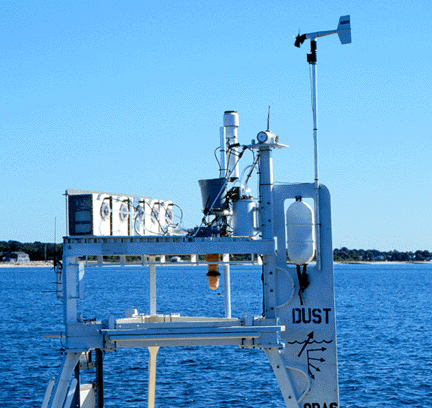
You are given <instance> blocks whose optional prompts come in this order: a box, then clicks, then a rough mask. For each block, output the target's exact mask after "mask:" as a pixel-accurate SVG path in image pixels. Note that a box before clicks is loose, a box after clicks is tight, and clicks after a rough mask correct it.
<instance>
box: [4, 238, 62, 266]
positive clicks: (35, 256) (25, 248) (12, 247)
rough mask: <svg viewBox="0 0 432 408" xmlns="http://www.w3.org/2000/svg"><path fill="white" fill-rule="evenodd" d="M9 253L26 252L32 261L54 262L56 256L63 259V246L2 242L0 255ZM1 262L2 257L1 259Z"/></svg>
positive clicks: (41, 243)
mask: <svg viewBox="0 0 432 408" xmlns="http://www.w3.org/2000/svg"><path fill="white" fill-rule="evenodd" d="M8 252H25V253H26V254H28V255H29V258H30V260H31V261H45V260H47V261H52V260H54V256H56V257H57V259H61V257H62V255H63V244H53V243H51V244H48V243H43V242H38V241H36V242H33V243H30V242H28V243H21V242H18V241H0V254H1V253H3V254H7V253H8ZM0 260H1V257H0Z"/></svg>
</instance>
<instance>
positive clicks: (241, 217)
mask: <svg viewBox="0 0 432 408" xmlns="http://www.w3.org/2000/svg"><path fill="white" fill-rule="evenodd" d="M256 224H257V223H256V203H255V201H254V200H253V199H252V198H243V199H241V200H238V201H234V203H233V235H236V236H246V237H252V236H253V235H255V234H256V231H257V229H256Z"/></svg>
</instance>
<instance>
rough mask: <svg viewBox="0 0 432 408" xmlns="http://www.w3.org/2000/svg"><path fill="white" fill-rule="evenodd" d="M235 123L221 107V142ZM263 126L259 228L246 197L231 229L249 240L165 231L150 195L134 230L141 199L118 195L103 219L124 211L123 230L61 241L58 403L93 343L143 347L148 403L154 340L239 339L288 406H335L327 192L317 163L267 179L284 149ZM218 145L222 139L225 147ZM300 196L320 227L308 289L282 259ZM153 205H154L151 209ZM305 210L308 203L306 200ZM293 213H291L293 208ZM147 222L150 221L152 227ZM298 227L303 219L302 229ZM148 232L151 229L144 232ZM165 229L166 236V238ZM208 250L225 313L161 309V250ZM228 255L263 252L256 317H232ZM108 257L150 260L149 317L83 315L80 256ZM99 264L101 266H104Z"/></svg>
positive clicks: (195, 255) (232, 166)
mask: <svg viewBox="0 0 432 408" xmlns="http://www.w3.org/2000/svg"><path fill="white" fill-rule="evenodd" d="M237 127H238V115H237V113H235V112H226V113H225V115H224V128H223V131H221V139H222V136H226V142H227V145H232V144H237ZM314 127H315V125H314ZM266 132H267V133H268V134H267V133H266V136H267V137H266V138H265V140H264V137H263V138H262V141H261V142H259V143H256V144H253V145H251V146H249V148H252V149H256V151H257V153H258V161H259V163H258V168H259V220H260V221H259V225H258V226H255V225H254V224H253V222H252V221H251V217H250V213H251V212H253V209H252V206H251V203H250V202H247V203H246V202H244V203H243V204H244V205H245V208H241V209H240V210H238V209H234V213H235V214H237V215H236V216H235V222H234V227H235V228H234V234H236V233H237V234H239V235H248V237H245V236H242V237H236V236H224V237H206V238H197V237H196V236H186V235H185V236H174V235H169V234H170V231H169V228H166V231H163V228H164V226H165V227H166V226H167V223H165V224H163V223H161V222H160V219H158V217H159V214H160V213H161V211H160V210H161V209H162V210H163V208H160V206H163V204H162V202H160V201H149V200H147V199H146V200H147V201H145V202H144V201H143V200H142V201H143V208H144V215H143V222H141V220H140V222H141V226H140V227H139V228H141V229H139V230H138V229H137V228H136V225H135V221H136V219H135V217H136V214H137V210H136V209H137V202H136V200H135V201H133V200H131V199H130V198H128V196H121V199H119V200H117V201H115V200H114V199H113V200H112V202H113V204H112V207H110V211H111V210H112V212H111V213H110V214H109V216H110V217H113V219H114V218H115V217H116V216H117V215H118V216H119V217H120V216H121V215H123V216H124V220H123V221H122V220H121V218H119V219H120V221H118V222H123V223H124V224H125V225H126V229H127V230H128V231H126V230H122V231H121V232H122V234H123V235H122V236H113V235H107V236H98V235H97V234H96V235H91V236H82V237H66V238H65V239H64V250H63V265H64V270H63V274H62V287H63V307H64V323H65V330H64V331H62V332H61V333H57V334H49V335H48V336H50V337H59V338H61V339H62V344H63V345H64V347H65V352H66V353H67V358H66V361H65V364H64V366H63V370H62V373H61V376H60V377H59V378H60V379H59V381H58V386H57V389H56V391H55V395H54V401H55V404H54V405H53V407H54V408H61V407H63V404H64V402H65V399H66V394H67V389H68V387H69V384H70V381H71V376H72V372H73V369H74V367H75V365H76V363H77V361H78V359H79V356H80V354H81V353H82V352H88V351H89V350H90V349H98V350H104V351H112V350H117V349H119V348H132V347H148V348H149V353H150V358H149V383H148V406H149V407H153V406H154V401H155V384H156V355H157V352H158V349H159V347H175V346H177V347H178V346H202V345H236V346H240V347H242V348H245V347H258V348H261V349H263V350H264V351H265V353H266V355H267V357H268V359H269V362H270V364H271V365H272V368H273V370H274V372H275V375H276V378H277V380H278V383H279V386H280V388H281V391H282V395H283V398H284V401H285V404H286V406H287V407H289V408H300V407H301V408H306V407H321V408H322V407H324V406H327V407H328V408H335V407H337V406H338V404H339V401H338V383H337V357H336V325H335V308H334V284H333V263H332V244H331V216H330V197H329V194H328V191H327V189H326V188H325V187H324V186H322V185H319V184H318V172H317V166H316V174H315V182H314V183H308V184H292V185H276V186H275V185H274V184H273V158H272V151H273V149H279V148H282V147H286V146H284V145H281V144H279V142H278V138H276V137H275V136H274V134H273V133H271V132H270V131H269V130H267V131H266ZM269 135H270V136H269ZM235 148H236V149H237V146H236V147H235ZM224 149H225V147H224V145H223V143H222V140H221V151H223V150H224ZM316 150H317V149H316ZM236 154H237V153H236ZM231 156H232V157H230V158H229V159H228V158H227V159H226V161H225V163H224V160H225V159H224V158H223V156H222V155H221V171H220V175H221V174H223V175H224V176H225V175H226V176H227V179H229V178H230V177H231V176H233V177H238V172H239V171H238V161H239V157H237V156H233V155H231ZM232 159H234V161H233V160H232ZM254 164H255V163H254ZM225 167H227V171H226V172H225V171H224V168H225ZM228 182H229V181H228V180H227V183H228ZM298 196H300V197H302V198H304V199H312V200H314V205H315V211H316V212H317V216H316V220H317V221H316V223H317V224H319V223H320V222H319V221H318V220H321V230H318V229H317V237H316V241H317V248H318V247H319V248H320V251H321V252H320V254H321V255H320V256H319V259H318V260H319V263H318V265H317V266H316V265H308V267H307V271H304V272H303V273H307V275H308V281H309V283H310V284H309V286H307V287H304V286H305V285H304V284H303V286H301V285H302V284H301V282H299V281H300V280H301V279H300V278H299V277H298V275H297V270H296V267H295V265H291V264H287V260H286V248H287V239H286V228H285V225H286V223H288V239H291V237H292V233H291V232H290V231H289V229H290V228H291V227H293V228H294V227H296V226H295V225H294V224H295V223H294V222H292V221H290V220H289V218H290V217H289V214H288V215H287V214H286V212H285V203H286V201H287V200H292V199H295V197H298ZM251 201H253V200H252V199H251ZM114 203H116V204H114ZM122 203H123V204H125V203H126V204H127V206H126V209H125V208H123V210H122V209H121V208H120V207H121V204H122ZM119 206H120V207H119ZM158 206H159V207H158ZM117 207H119V208H117ZM151 208H153V209H154V211H153V212H152V210H151ZM306 208H309V210H311V209H310V207H308V206H306ZM302 209H304V206H302ZM122 211H123V212H122ZM298 213H299V212H298V211H297V215H298ZM101 214H104V213H103V212H102V213H101ZM116 214H117V215H116ZM295 215H296V214H295ZM308 217H309V218H308ZM312 218H313V217H312V216H311V214H310V213H309V215H308V216H307V217H303V218H302V222H303V221H305V220H306V221H307V227H306V228H307V234H304V233H302V232H301V230H298V229H297V231H296V233H295V234H297V235H298V236H299V238H298V237H297V238H298V239H299V240H300V241H301V242H302V243H306V241H308V239H309V238H308V237H309V236H310V235H312V236H313V227H312V226H313V219H312ZM152 219H153V221H156V222H153V226H151V221H152ZM119 225H120V224H119ZM231 226H232V225H231ZM303 226H304V224H303V225H302V226H301V228H303ZM161 227H162V230H161ZM256 227H257V228H258V231H259V232H260V236H258V237H254V238H256V239H252V238H250V237H249V236H250V235H251V232H252V230H253V231H254V232H255V228H256ZM119 228H120V227H118V226H116V225H114V227H113V230H115V233H119V232H120V229H119ZM122 228H123V226H122ZM296 228H297V227H296ZM294 229H295V228H294ZM137 231H138V232H139V233H137ZM299 231H300V232H299ZM311 231H312V233H311ZM149 232H150V233H152V234H153V235H154V236H151V235H148V234H149ZM319 232H321V233H319ZM113 233H114V231H113ZM165 233H168V235H163V234H165ZM141 234H142V235H141ZM156 234H159V235H156ZM297 238H296V239H297ZM312 241H313V239H312ZM288 249H290V245H289V244H288ZM294 252H295V254H294V255H292V256H293V258H294V261H296V263H298V264H303V263H306V262H309V261H310V260H311V259H310V258H311V253H310V251H309V252H308V251H296V250H294ZM304 252H306V255H305V254H304ZM206 254H221V255H222V260H221V261H220V262H218V263H219V264H222V265H223V269H224V296H225V318H214V317H188V316H180V315H178V314H175V313H173V314H169V315H157V313H156V312H157V303H156V302H157V298H156V295H157V293H156V266H157V264H161V265H163V264H164V263H165V256H167V255H169V256H173V255H177V256H180V255H190V257H191V261H190V262H184V263H183V262H182V264H194V265H196V264H206V262H204V261H201V260H200V259H199V258H200V257H199V255H206ZM230 254H251V260H250V261H247V262H249V263H250V264H255V263H256V262H257V259H262V270H263V312H262V316H257V317H253V316H251V315H250V314H248V313H247V311H246V313H245V315H244V317H242V318H232V317H231V292H230V264H231V263H234V262H233V261H231V260H230ZM110 255H116V256H119V257H120V259H121V261H123V263H124V264H126V262H125V261H126V259H127V258H126V257H127V256H128V255H135V256H140V257H141V260H140V261H139V262H138V263H139V264H140V265H143V266H144V265H148V266H149V297H150V299H149V314H140V313H138V311H137V310H136V309H133V310H132V311H129V312H127V314H126V318H123V319H115V318H114V317H113V316H109V317H107V318H106V319H105V320H103V321H91V322H83V321H82V319H81V318H80V316H78V313H77V302H78V301H79V300H83V299H84V292H83V287H84V286H83V282H84V267H83V265H81V264H80V263H79V262H78V259H79V257H82V256H84V257H87V256H96V257H98V259H101V257H103V256H110ZM312 256H313V251H312ZM302 257H303V258H302ZM212 263H214V262H212ZM100 266H104V264H103V263H100ZM319 270H322V271H321V273H318V271H319ZM204 278H205V277H204ZM316 361H318V362H316ZM314 364H315V365H314Z"/></svg>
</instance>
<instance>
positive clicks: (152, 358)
mask: <svg viewBox="0 0 432 408" xmlns="http://www.w3.org/2000/svg"><path fill="white" fill-rule="evenodd" d="M148 350H149V353H150V355H149V362H148V376H149V378H148V396H147V407H148V408H154V406H155V394H156V356H157V353H158V351H159V347H149V348H148Z"/></svg>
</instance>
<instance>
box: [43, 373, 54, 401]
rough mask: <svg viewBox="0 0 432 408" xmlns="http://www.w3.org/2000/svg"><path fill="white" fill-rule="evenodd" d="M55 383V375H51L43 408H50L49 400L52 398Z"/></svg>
mask: <svg viewBox="0 0 432 408" xmlns="http://www.w3.org/2000/svg"><path fill="white" fill-rule="evenodd" d="M54 384H55V377H51V378H50V380H49V383H48V387H47V389H46V392H45V396H44V399H43V401H42V408H48V403H49V400H50V398H51V394H52V390H53V388H54Z"/></svg>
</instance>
